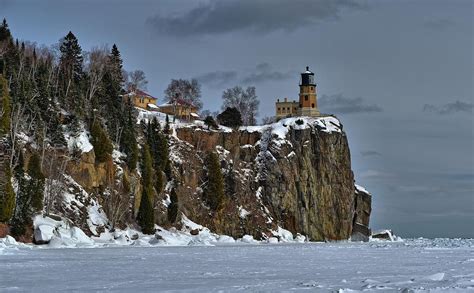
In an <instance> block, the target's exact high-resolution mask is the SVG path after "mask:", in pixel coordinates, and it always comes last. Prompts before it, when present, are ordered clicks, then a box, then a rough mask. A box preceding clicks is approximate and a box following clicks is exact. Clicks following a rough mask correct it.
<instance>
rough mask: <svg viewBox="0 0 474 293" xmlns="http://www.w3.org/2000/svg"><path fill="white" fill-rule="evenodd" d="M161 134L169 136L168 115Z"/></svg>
mask: <svg viewBox="0 0 474 293" xmlns="http://www.w3.org/2000/svg"><path fill="white" fill-rule="evenodd" d="M163 133H164V134H166V135H170V134H171V129H170V118H169V117H168V114H166V122H165V128H164V129H163Z"/></svg>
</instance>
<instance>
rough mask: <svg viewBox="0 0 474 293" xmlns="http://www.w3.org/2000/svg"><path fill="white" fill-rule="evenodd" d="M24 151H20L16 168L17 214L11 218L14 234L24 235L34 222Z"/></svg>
mask: <svg viewBox="0 0 474 293" xmlns="http://www.w3.org/2000/svg"><path fill="white" fill-rule="evenodd" d="M23 166H24V160H23V152H21V151H20V155H19V158H18V165H17V166H16V168H15V178H16V181H17V183H18V191H17V194H16V198H17V202H16V208H15V214H14V215H13V219H12V220H11V225H10V226H11V229H10V230H11V233H12V235H13V236H20V235H23V234H24V233H25V231H26V229H25V228H26V226H28V225H31V224H32V220H31V212H30V210H31V208H30V200H31V199H30V194H29V192H28V190H27V183H28V180H27V178H25V170H24V168H23Z"/></svg>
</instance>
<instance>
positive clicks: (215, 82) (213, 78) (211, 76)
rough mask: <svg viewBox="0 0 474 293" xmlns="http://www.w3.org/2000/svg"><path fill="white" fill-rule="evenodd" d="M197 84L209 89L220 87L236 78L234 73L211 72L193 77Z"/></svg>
mask: <svg viewBox="0 0 474 293" xmlns="http://www.w3.org/2000/svg"><path fill="white" fill-rule="evenodd" d="M195 78H196V79H197V80H198V81H199V82H201V83H203V84H206V85H208V86H210V87H221V86H223V85H225V84H228V83H230V82H231V81H234V80H235V79H236V78H237V72H236V71H212V72H208V73H204V74H202V75H199V76H196V77H195Z"/></svg>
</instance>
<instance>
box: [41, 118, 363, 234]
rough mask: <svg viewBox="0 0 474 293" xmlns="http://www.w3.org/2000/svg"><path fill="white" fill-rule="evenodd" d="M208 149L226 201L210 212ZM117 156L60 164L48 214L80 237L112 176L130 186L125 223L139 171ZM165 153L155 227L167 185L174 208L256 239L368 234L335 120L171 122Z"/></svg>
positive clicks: (98, 211)
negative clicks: (213, 125) (167, 167)
mask: <svg viewBox="0 0 474 293" xmlns="http://www.w3.org/2000/svg"><path fill="white" fill-rule="evenodd" d="M208 152H217V153H218V154H219V158H220V161H221V168H222V172H223V175H224V178H225V186H226V190H225V193H226V199H225V202H224V206H223V208H222V209H221V210H219V211H218V212H215V211H212V210H211V209H210V208H209V205H208V204H207V202H206V200H205V199H204V197H203V186H205V183H206V180H207V179H206V176H207V171H206V170H205V166H204V158H205V156H206V155H207V153H208ZM119 157H120V155H118V157H117V156H115V155H114V159H113V160H110V161H108V162H106V163H100V164H98V163H96V162H95V157H94V151H93V150H91V151H89V152H85V153H83V154H82V155H81V157H80V158H79V159H78V160H75V161H71V162H69V163H68V164H67V165H66V166H65V174H67V175H68V176H66V180H65V181H64V182H63V183H62V184H63V185H64V189H63V190H64V195H63V198H64V199H63V200H62V201H58V202H56V203H57V205H56V206H54V207H53V212H55V213H57V214H58V215H61V216H64V217H66V218H67V219H69V220H70V221H71V222H72V224H73V225H75V226H77V227H80V228H81V229H83V230H84V232H85V233H86V234H88V235H98V234H99V233H100V232H101V231H103V230H104V229H105V228H107V227H109V226H108V223H109V220H110V215H107V210H108V209H107V206H106V205H107V200H106V199H105V198H103V197H102V196H100V195H99V194H100V190H104V188H106V187H107V184H108V182H113V178H116V174H119V173H121V174H124V176H125V175H126V176H127V177H128V178H129V181H130V185H131V197H130V198H127V199H126V201H127V202H126V203H125V204H124V207H129V210H128V211H127V212H126V215H125V216H124V218H123V221H122V224H121V225H122V226H125V225H134V224H135V223H134V222H135V220H134V219H135V217H136V213H137V211H138V207H139V203H140V196H141V192H140V190H141V185H140V178H139V173H136V172H133V173H130V172H129V171H128V170H127V169H126V167H125V166H124V163H123V161H122V160H121V159H120V158H119ZM50 159H51V160H53V159H54V158H53V157H51V158H50ZM170 160H171V163H172V164H171V165H172V168H171V169H172V174H171V178H170V179H171V180H170V181H169V182H168V183H167V187H166V188H165V191H164V192H163V193H161V194H160V195H157V196H156V198H155V219H156V223H157V224H158V225H160V226H164V227H169V226H170V225H175V224H176V223H179V221H177V222H176V223H169V222H168V219H167V205H168V203H169V192H170V190H171V188H172V187H174V188H175V190H176V193H177V195H178V198H179V201H178V202H179V211H180V212H179V213H178V215H179V216H180V215H181V213H183V214H185V215H186V216H188V217H189V218H190V219H192V220H193V221H195V222H197V223H199V224H201V225H203V226H207V227H208V228H210V229H211V230H213V231H214V232H216V233H219V234H227V235H230V236H233V237H242V236H243V235H245V234H251V235H253V236H254V237H255V238H257V239H262V238H266V237H270V236H277V237H278V235H281V233H280V232H281V229H280V228H284V229H287V230H289V231H291V232H292V233H293V234H297V233H299V234H302V235H305V236H307V237H308V238H309V239H310V240H313V241H322V240H341V239H349V238H351V237H352V239H355V240H367V239H368V236H369V234H370V229H369V228H368V227H369V218H370V212H371V196H370V194H369V193H368V192H367V191H365V190H364V189H363V188H362V187H358V186H356V185H355V184H354V177H353V173H352V171H351V161H350V151H349V146H348V142H347V137H346V134H345V133H344V131H343V130H342V125H341V124H340V123H339V121H338V120H337V119H336V118H335V117H331V116H329V117H321V118H287V119H283V120H281V121H279V122H278V123H274V124H271V125H265V126H258V127H257V126H251V127H241V128H240V129H238V130H231V129H229V128H225V127H220V129H218V130H208V129H207V127H206V126H204V125H202V124H200V122H196V123H193V124H177V125H173V135H171V136H170ZM356 187H357V188H356ZM178 220H179V219H178ZM109 228H110V227H109Z"/></svg>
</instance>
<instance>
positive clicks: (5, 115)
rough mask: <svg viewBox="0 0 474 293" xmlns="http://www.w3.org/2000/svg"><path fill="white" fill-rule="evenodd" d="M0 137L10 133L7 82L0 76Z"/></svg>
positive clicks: (9, 105) (9, 106)
mask: <svg viewBox="0 0 474 293" xmlns="http://www.w3.org/2000/svg"><path fill="white" fill-rule="evenodd" d="M0 107H1V108H0V137H2V136H5V135H7V134H8V133H9V132H10V112H11V101H10V94H9V92H8V83H7V80H6V79H5V78H4V77H3V76H0Z"/></svg>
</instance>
